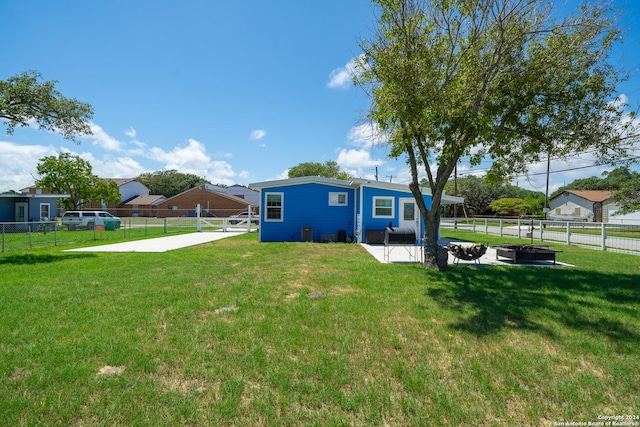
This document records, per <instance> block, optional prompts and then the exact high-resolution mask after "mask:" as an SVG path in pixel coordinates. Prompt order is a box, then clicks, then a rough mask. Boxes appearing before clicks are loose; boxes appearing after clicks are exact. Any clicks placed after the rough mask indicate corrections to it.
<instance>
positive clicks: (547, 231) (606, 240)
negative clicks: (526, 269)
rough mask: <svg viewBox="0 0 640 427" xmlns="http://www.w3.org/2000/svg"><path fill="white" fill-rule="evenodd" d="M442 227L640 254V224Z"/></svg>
mask: <svg viewBox="0 0 640 427" xmlns="http://www.w3.org/2000/svg"><path fill="white" fill-rule="evenodd" d="M440 226H441V227H442V228H454V229H460V230H467V231H473V232H475V233H484V234H492V235H497V236H505V237H516V238H519V239H529V240H530V241H531V243H534V242H535V243H538V242H550V243H560V244H566V245H575V246H582V247H587V248H591V249H599V250H603V251H612V252H623V253H630V254H634V255H640V225H634V224H607V223H599V222H574V221H543V220H531V219H498V218H481V219H476V218H468V219H467V218H443V219H441V221H440Z"/></svg>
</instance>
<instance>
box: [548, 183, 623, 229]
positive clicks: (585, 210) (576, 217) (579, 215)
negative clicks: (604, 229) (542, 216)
mask: <svg viewBox="0 0 640 427" xmlns="http://www.w3.org/2000/svg"><path fill="white" fill-rule="evenodd" d="M611 194H612V193H611V191H604V190H564V191H563V192H561V193H559V194H556V195H555V196H554V197H552V198H551V199H550V200H549V215H548V217H549V219H551V220H561V221H589V222H606V220H607V216H608V215H607V212H606V211H605V209H604V207H605V206H607V207H608V206H611V204H608V203H607V201H608V200H609V199H610V198H611Z"/></svg>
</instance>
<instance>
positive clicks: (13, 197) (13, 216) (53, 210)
mask: <svg viewBox="0 0 640 427" xmlns="http://www.w3.org/2000/svg"><path fill="white" fill-rule="evenodd" d="M27 190H29V191H27ZM67 197H69V195H66V194H46V193H45V192H42V191H41V190H40V189H35V188H34V189H25V190H23V192H22V193H7V194H0V222H39V221H44V220H45V218H46V219H48V220H52V219H53V218H55V217H56V216H57V214H58V200H59V199H61V198H67Z"/></svg>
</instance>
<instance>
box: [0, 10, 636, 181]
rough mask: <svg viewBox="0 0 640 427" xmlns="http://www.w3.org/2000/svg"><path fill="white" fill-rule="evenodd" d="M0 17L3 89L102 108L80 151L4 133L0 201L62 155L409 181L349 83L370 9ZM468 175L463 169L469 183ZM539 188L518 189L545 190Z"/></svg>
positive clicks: (239, 175)
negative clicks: (16, 83)
mask: <svg viewBox="0 0 640 427" xmlns="http://www.w3.org/2000/svg"><path fill="white" fill-rule="evenodd" d="M620 4H622V2H620ZM0 16H1V17H2V26H0V39H1V40H3V47H2V61H0V79H6V78H7V77H9V76H11V75H14V74H18V73H20V72H22V71H26V70H38V71H39V72H41V73H42V74H43V77H44V78H45V79H46V80H57V81H58V85H57V89H58V90H59V91H60V92H62V93H63V94H64V95H65V96H67V97H72V98H77V99H79V100H81V101H85V102H88V103H90V104H91V105H93V107H94V109H95V114H94V117H93V121H92V129H93V132H94V135H93V136H90V137H81V138H80V141H81V143H80V144H79V145H76V144H74V143H72V142H70V141H67V140H65V139H63V138H62V137H61V136H59V135H57V134H54V133H50V132H45V131H38V130H36V129H32V128H28V127H27V128H17V129H16V130H15V132H14V134H13V135H6V128H5V127H4V126H2V125H0V192H2V191H6V190H9V189H13V190H19V189H21V188H24V187H26V186H29V185H32V184H33V181H34V177H35V176H36V165H37V163H38V159H40V158H42V157H44V156H49V155H57V154H58V153H60V152H71V153H73V154H78V155H80V156H81V157H83V158H84V159H85V160H87V161H89V162H90V163H91V165H92V167H93V172H94V173H95V174H97V175H99V176H102V177H111V178H123V177H135V176H137V175H139V174H140V173H144V172H152V171H157V170H165V169H177V170H178V171H180V172H184V173H192V174H196V175H198V176H202V177H204V178H206V179H208V180H209V181H211V182H212V183H222V184H227V185H230V184H234V183H237V184H244V185H246V184H248V183H251V182H257V181H266V180H270V179H279V178H283V177H286V172H287V169H288V168H290V167H292V166H294V165H296V164H298V163H301V162H307V161H318V162H324V161H327V160H336V161H337V162H338V163H339V164H340V165H341V167H342V168H343V169H345V170H348V171H349V172H351V173H352V174H353V175H355V176H358V177H366V178H372V177H373V175H374V173H375V167H376V166H378V171H379V176H380V179H381V180H386V181H388V180H390V179H393V182H407V183H408V182H409V180H410V175H409V171H408V168H407V166H406V164H405V163H404V161H403V160H402V159H400V160H399V161H393V160H390V159H388V158H387V150H386V149H385V148H384V146H374V145H373V144H372V140H371V138H368V137H367V126H366V125H364V122H363V119H364V116H365V114H366V111H367V109H368V107H369V105H370V104H369V99H368V98H367V96H366V95H365V94H364V93H363V92H362V91H361V90H360V89H358V88H355V87H353V86H351V84H350V82H349V81H348V79H344V77H345V76H346V74H347V73H346V71H347V70H348V67H349V64H350V63H351V61H353V59H354V58H355V57H356V56H358V55H359V54H360V53H361V52H360V50H359V48H358V42H357V41H358V39H359V38H360V37H366V36H369V35H370V34H371V31H372V30H373V29H374V28H375V23H374V19H373V12H372V7H371V5H370V3H369V1H367V0H324V1H322V2H301V1H292V0H288V1H284V0H271V1H259V0H250V1H243V2H240V1H226V2H223V1H217V0H206V1H205V0H203V1H196V0H189V1H182V2H178V1H166V0H154V1H143V0H127V1H125V0H114V1H91V2H87V1H79V0H66V1H57V2H52V1H48V0H41V1H35V0H21V1H3V2H0ZM622 24H623V26H624V27H625V28H627V30H628V31H629V32H628V33H627V35H626V41H625V43H624V44H623V45H621V46H619V47H617V48H616V52H615V56H616V60H618V61H621V64H623V66H624V67H625V68H626V69H628V70H629V71H630V72H631V73H632V76H631V78H630V79H629V81H628V82H626V83H625V84H624V85H623V86H621V87H620V94H621V95H624V96H625V97H626V98H627V99H628V101H629V104H630V109H632V110H637V109H638V106H639V105H640V78H639V77H638V73H639V72H638V66H639V65H640V55H638V53H640V49H639V48H638V45H639V44H640V5H638V4H637V3H636V2H633V1H630V2H629V4H627V5H626V16H625V17H624V18H623V20H622ZM592 164H593V160H592V159H589V158H587V157H585V156H582V157H581V158H576V159H573V160H572V161H571V162H570V163H569V164H567V163H564V162H553V163H552V170H564V169H574V170H572V171H567V172H564V173H554V174H552V175H551V180H552V182H551V188H552V190H553V189H555V188H557V187H558V186H561V185H563V184H568V183H569V182H571V181H573V180H574V179H576V178H581V177H586V176H593V175H596V176H599V175H600V174H601V172H602V171H603V170H610V169H611V168H610V167H585V166H590V165H592ZM483 166H484V167H486V164H483ZM545 167H546V164H542V165H531V172H532V173H536V172H543V171H544V170H545ZM581 167H584V168H582V169H578V168H581ZM474 169H478V167H476V168H474ZM469 170H470V167H469V165H468V163H466V164H465V162H461V164H460V166H459V171H460V172H461V174H464V173H469ZM544 179H545V177H544V176H543V175H532V176H531V178H530V179H529V180H527V179H526V178H524V177H519V178H517V179H515V180H514V183H516V182H517V183H518V184H519V185H520V186H522V187H525V188H532V189H535V190H539V191H544Z"/></svg>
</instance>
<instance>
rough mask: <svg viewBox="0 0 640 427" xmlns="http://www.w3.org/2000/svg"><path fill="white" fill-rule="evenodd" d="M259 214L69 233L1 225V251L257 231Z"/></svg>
mask: <svg viewBox="0 0 640 427" xmlns="http://www.w3.org/2000/svg"><path fill="white" fill-rule="evenodd" d="M258 218H259V217H258V215H257V214H256V215H255V216H251V217H248V216H246V215H243V214H242V213H241V214H238V215H236V216H232V217H224V218H221V217H212V216H209V217H204V216H203V217H202V218H200V219H198V218H197V217H192V216H181V217H166V218H155V217H129V218H121V219H120V227H119V228H117V229H115V230H109V229H106V230H105V227H92V228H91V229H88V230H81V229H76V230H68V229H67V227H65V226H63V225H62V224H61V222H60V220H59V219H58V220H54V221H40V222H2V223H0V242H1V243H0V252H2V253H3V252H12V251H20V250H28V249H36V248H44V247H51V246H66V245H72V244H77V243H83V242H87V243H88V244H89V243H91V242H96V241H100V243H109V242H114V243H115V242H120V241H123V240H127V239H138V238H142V237H153V236H157V237H161V236H163V235H167V234H171V233H185V232H196V231H216V230H223V231H231V230H235V231H255V230H256V229H257V227H258Z"/></svg>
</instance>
